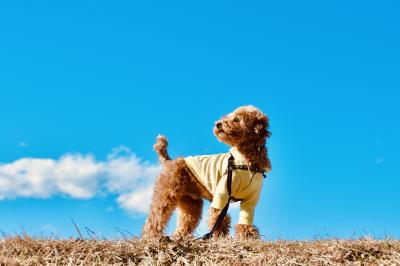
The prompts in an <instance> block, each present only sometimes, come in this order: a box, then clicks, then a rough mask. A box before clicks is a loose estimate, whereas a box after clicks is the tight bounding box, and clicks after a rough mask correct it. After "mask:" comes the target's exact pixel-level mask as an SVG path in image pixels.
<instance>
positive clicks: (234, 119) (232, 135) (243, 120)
mask: <svg viewBox="0 0 400 266" xmlns="http://www.w3.org/2000/svg"><path fill="white" fill-rule="evenodd" d="M268 129H269V119H268V117H267V116H266V115H265V114H263V113H262V112H261V111H259V110H258V109H257V108H255V107H254V106H251V105H249V106H242V107H239V108H237V109H236V110H235V111H233V112H232V113H230V114H228V115H226V116H224V117H222V118H221V119H220V120H219V121H217V122H216V123H215V127H214V134H215V136H216V137H217V138H218V140H219V141H221V142H224V143H226V144H228V145H230V146H232V147H236V148H237V149H238V151H239V152H240V153H241V154H243V155H244V156H245V157H246V159H247V160H248V161H249V164H250V165H251V166H253V167H258V168H266V167H268V168H270V169H271V162H270V160H269V159H268V150H267V147H265V142H266V139H267V138H268V137H269V136H270V135H271V132H270V131H269V130H268Z"/></svg>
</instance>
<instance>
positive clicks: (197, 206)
mask: <svg viewBox="0 0 400 266" xmlns="http://www.w3.org/2000/svg"><path fill="white" fill-rule="evenodd" d="M202 210H203V200H202V199H201V198H198V199H195V198H193V197H191V196H189V195H183V196H182V197H181V198H179V200H178V217H177V226H176V230H175V233H174V235H175V236H190V235H192V233H193V231H194V230H195V229H196V227H197V226H198V224H199V222H200V219H201V213H202Z"/></svg>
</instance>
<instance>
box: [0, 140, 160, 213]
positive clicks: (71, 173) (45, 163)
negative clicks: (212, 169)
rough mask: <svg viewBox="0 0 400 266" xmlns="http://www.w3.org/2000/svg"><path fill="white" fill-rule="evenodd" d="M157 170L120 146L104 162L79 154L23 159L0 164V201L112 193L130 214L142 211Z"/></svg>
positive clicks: (145, 207)
mask: <svg viewBox="0 0 400 266" xmlns="http://www.w3.org/2000/svg"><path fill="white" fill-rule="evenodd" d="M159 171H160V166H159V165H158V164H150V163H148V162H145V161H142V160H140V158H138V157H137V156H136V155H135V154H133V153H132V152H131V150H130V149H128V148H126V147H123V146H121V147H118V148H116V149H114V150H113V151H112V152H111V153H110V154H109V156H108V157H107V159H106V160H104V161H97V160H96V159H95V158H94V156H93V155H90V154H88V155H83V154H79V153H77V154H65V155H63V156H61V157H60V158H59V159H58V160H54V159H42V158H22V159H19V160H16V161H14V162H11V163H5V164H0V200H4V199H12V198H17V197H34V198H49V197H51V196H54V195H66V196H70V197H72V198H77V199H89V198H92V197H94V196H96V195H99V194H104V193H106V194H111V193H112V194H116V195H118V198H117V202H118V203H119V204H120V206H121V207H122V208H124V209H126V210H127V211H129V212H130V213H137V212H139V213H145V212H147V211H148V208H149V203H150V198H151V194H152V189H153V184H154V179H155V177H156V176H157V174H158V173H159Z"/></svg>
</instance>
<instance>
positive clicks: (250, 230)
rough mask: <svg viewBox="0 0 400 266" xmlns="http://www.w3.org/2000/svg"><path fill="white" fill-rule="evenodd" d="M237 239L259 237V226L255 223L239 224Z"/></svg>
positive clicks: (236, 229) (237, 226)
mask: <svg viewBox="0 0 400 266" xmlns="http://www.w3.org/2000/svg"><path fill="white" fill-rule="evenodd" d="M235 231H236V235H235V237H236V238H237V239H241V240H243V239H259V238H260V232H259V231H258V229H257V227H255V226H254V225H248V224H237V225H236V227H235Z"/></svg>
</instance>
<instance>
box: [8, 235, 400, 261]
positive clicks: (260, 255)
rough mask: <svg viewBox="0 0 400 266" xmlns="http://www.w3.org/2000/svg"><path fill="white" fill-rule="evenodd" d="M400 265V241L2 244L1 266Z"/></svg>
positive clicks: (20, 240)
mask: <svg viewBox="0 0 400 266" xmlns="http://www.w3.org/2000/svg"><path fill="white" fill-rule="evenodd" d="M46 264H47V265H49V264H50V265H52V264H57V265H138V264H140V265H171V264H172V265H400V241H399V240H372V239H359V240H317V241H274V242H264V241H261V240H260V241H258V240H257V241H235V240H232V239H219V240H213V241H195V240H192V239H180V240H170V239H169V238H164V239H162V240H160V241H144V240H140V239H137V238H134V239H131V240H120V241H115V240H94V239H93V240H74V239H68V240H43V239H32V238H30V237H13V238H5V239H1V240H0V265H46Z"/></svg>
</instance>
